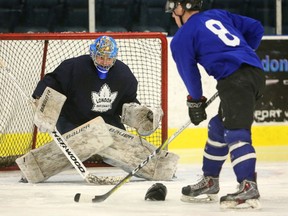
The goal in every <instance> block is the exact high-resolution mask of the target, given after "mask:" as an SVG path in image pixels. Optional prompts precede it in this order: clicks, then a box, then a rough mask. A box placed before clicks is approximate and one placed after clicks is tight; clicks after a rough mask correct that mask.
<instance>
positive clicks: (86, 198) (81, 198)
mask: <svg viewBox="0 0 288 216" xmlns="http://www.w3.org/2000/svg"><path fill="white" fill-rule="evenodd" d="M217 97H218V92H216V93H215V94H214V95H213V96H212V97H211V98H210V99H209V100H208V101H207V103H206V107H207V106H209V105H210V104H211V103H212V102H213V101H214V100H215V99H216V98H217ZM190 124H191V120H190V119H189V120H188V121H187V122H186V123H185V124H184V125H183V126H182V127H181V128H180V129H178V130H177V131H176V132H175V133H174V134H173V135H172V136H170V138H169V139H167V140H166V141H165V142H164V143H162V144H161V145H160V146H159V147H158V148H157V149H156V150H155V151H154V152H153V153H152V154H151V155H149V156H148V157H147V158H146V159H145V160H144V161H143V162H142V163H140V164H139V165H138V166H137V167H136V168H135V169H134V170H132V171H131V172H130V173H129V174H128V175H127V176H126V177H125V178H123V179H122V180H121V181H120V182H118V183H117V184H116V185H115V186H114V187H113V188H112V189H110V190H109V191H108V192H107V193H105V194H102V195H95V196H94V198H91V196H90V195H87V194H81V193H76V194H75V196H74V201H75V202H93V203H98V202H103V201H104V200H106V199H107V198H108V197H109V196H110V195H111V194H113V193H114V192H115V191H116V190H117V189H119V188H120V187H121V186H122V185H124V184H125V183H126V182H128V181H129V180H130V178H132V176H134V175H135V173H137V172H138V171H139V170H140V169H142V168H143V167H144V166H145V165H146V164H147V163H148V162H149V161H150V160H151V159H152V158H153V157H154V156H155V155H156V154H158V153H159V152H160V151H161V150H162V149H164V148H165V147H166V146H168V144H169V143H171V142H172V140H174V139H175V138H176V137H177V136H178V135H179V134H180V133H182V131H184V129H185V128H187V127H188V126H189V125H190Z"/></svg>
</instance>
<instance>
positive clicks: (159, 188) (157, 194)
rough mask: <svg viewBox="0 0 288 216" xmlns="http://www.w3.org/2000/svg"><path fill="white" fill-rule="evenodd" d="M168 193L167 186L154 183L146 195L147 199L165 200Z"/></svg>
mask: <svg viewBox="0 0 288 216" xmlns="http://www.w3.org/2000/svg"><path fill="white" fill-rule="evenodd" d="M166 195H167V188H166V186H165V185H164V184H162V183H155V184H153V185H152V186H151V187H150V188H149V189H148V191H147V193H146V195H145V200H152V201H164V200H165V198H166Z"/></svg>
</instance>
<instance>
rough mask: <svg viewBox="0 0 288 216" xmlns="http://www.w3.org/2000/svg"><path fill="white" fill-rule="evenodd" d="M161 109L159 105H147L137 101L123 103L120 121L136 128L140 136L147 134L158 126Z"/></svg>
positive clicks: (161, 113) (161, 114)
mask: <svg viewBox="0 0 288 216" xmlns="http://www.w3.org/2000/svg"><path fill="white" fill-rule="evenodd" d="M162 116H163V111H162V109H161V108H160V107H155V108H154V107H147V106H144V105H140V104H137V103H125V104H124V105H123V108H122V116H121V122H122V123H123V124H126V125H128V126H130V127H133V128H135V129H136V130H137V132H138V134H140V135H141V136H149V135H150V134H152V133H153V132H154V131H155V130H156V129H157V128H158V127H159V123H160V121H161V119H162Z"/></svg>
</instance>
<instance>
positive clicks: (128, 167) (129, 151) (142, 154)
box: [98, 124, 179, 181]
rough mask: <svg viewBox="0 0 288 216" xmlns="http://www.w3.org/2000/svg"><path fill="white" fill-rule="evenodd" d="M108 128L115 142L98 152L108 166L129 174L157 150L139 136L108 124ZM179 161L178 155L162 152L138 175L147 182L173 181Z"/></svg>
mask: <svg viewBox="0 0 288 216" xmlns="http://www.w3.org/2000/svg"><path fill="white" fill-rule="evenodd" d="M107 126H108V128H109V131H110V133H111V135H112V137H113V139H114V142H113V144H112V145H110V146H109V147H108V148H106V149H104V150H103V151H101V152H98V154H99V155H101V156H102V157H103V160H104V162H105V163H107V164H110V165H112V166H115V167H119V168H121V169H123V170H124V171H126V172H128V173H129V172H131V171H133V170H134V169H135V168H136V167H137V166H138V165H139V164H140V163H142V162H143V161H144V160H145V159H147V157H148V156H149V155H151V154H152V153H153V152H154V151H155V150H156V147H155V146H154V145H152V144H150V143H149V142H147V141H146V140H144V139H142V142H141V141H140V137H138V136H135V135H133V134H131V133H129V132H127V131H125V130H122V129H119V128H116V127H114V126H111V125H108V124H107ZM178 159H179V157H178V155H176V154H174V153H171V152H167V151H164V150H162V151H161V153H160V155H156V156H155V157H153V158H152V159H151V160H150V161H149V162H148V163H147V164H146V165H145V166H144V167H143V168H141V169H140V170H139V171H138V172H137V173H136V175H137V177H141V178H145V179H147V180H159V181H160V180H163V181H167V180H171V179H172V178H173V176H174V174H175V172H176V168H177V163H178Z"/></svg>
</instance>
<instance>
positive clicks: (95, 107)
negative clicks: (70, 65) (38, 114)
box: [65, 60, 138, 123]
mask: <svg viewBox="0 0 288 216" xmlns="http://www.w3.org/2000/svg"><path fill="white" fill-rule="evenodd" d="M80 62H81V61H80ZM80 62H79V63H80ZM84 62H85V61H84ZM91 62H92V61H91ZM91 62H90V63H91ZM81 63H82V62H81ZM88 65H89V64H88ZM85 68H87V62H85V66H84V65H83V64H77V66H76V67H75V68H74V69H73V76H72V80H71V81H72V83H73V84H72V83H70V86H71V89H70V90H69V91H68V94H69V96H68V97H67V98H68V100H67V103H66V104H65V112H66V113H67V114H69V116H71V115H72V116H73V117H74V120H75V121H76V122H77V123H78V122H83V121H84V122H85V121H87V120H90V119H92V118H95V117H96V116H100V115H101V116H102V115H105V116H107V115H108V116H114V115H117V116H118V115H119V114H120V113H118V112H119V109H120V108H121V107H122V105H123V103H124V102H135V100H136V92H137V85H138V82H137V80H136V78H135V76H134V75H133V73H132V72H131V70H130V69H129V67H128V66H127V65H125V64H124V63H123V62H121V61H118V60H117V61H116V63H115V65H114V66H113V67H112V68H111V69H110V70H109V72H108V76H107V78H106V79H100V78H99V77H98V75H97V71H96V68H95V66H94V64H93V63H92V65H91V64H90V67H88V68H87V70H85V71H83V69H85ZM84 73H85V75H83V74H84ZM120 110H121V109H120ZM76 122H75V123H76Z"/></svg>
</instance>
